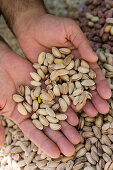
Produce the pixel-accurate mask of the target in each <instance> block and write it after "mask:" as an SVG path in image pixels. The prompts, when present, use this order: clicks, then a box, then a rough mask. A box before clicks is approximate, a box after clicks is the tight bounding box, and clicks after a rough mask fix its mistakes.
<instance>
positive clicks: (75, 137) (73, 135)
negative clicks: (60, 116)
mask: <svg viewBox="0 0 113 170" xmlns="http://www.w3.org/2000/svg"><path fill="white" fill-rule="evenodd" d="M60 124H61V126H62V128H61V131H62V132H63V134H64V135H65V136H66V137H67V139H68V140H69V141H70V142H71V143H73V144H78V143H79V142H80V139H81V138H80V134H79V133H78V132H77V130H76V129H75V128H74V127H73V126H71V125H69V124H68V123H67V122H66V121H60Z"/></svg>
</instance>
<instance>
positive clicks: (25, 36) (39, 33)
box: [17, 14, 111, 117]
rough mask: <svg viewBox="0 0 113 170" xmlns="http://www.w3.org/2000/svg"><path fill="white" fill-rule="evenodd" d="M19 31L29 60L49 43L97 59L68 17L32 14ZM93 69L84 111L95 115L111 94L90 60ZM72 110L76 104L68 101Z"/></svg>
mask: <svg viewBox="0 0 113 170" xmlns="http://www.w3.org/2000/svg"><path fill="white" fill-rule="evenodd" d="M20 30H22V31H18V32H17V37H18V41H19V43H20V46H21V48H22V50H23V51H24V53H25V55H26V56H27V57H28V59H29V60H30V61H31V62H36V61H37V57H38V54H39V53H40V52H42V51H49V50H50V49H51V47H52V46H58V47H68V48H70V49H72V50H73V53H74V55H75V58H77V57H80V58H83V59H85V60H86V61H88V62H90V63H94V62H96V61H97V56H96V54H95V53H94V52H93V51H92V49H91V47H90V45H89V42H88V40H87V39H86V38H85V36H84V35H83V33H82V31H81V30H80V28H79V27H78V25H77V24H76V23H75V22H74V21H73V20H71V19H67V18H60V17H56V16H52V15H49V14H44V15H42V16H40V17H38V16H36V15H34V17H33V16H32V17H31V18H30V20H29V22H28V25H27V24H26V27H25V26H24V29H21V27H20ZM90 66H91V68H92V69H93V70H94V71H95V72H96V74H97V77H96V79H95V82H96V85H97V90H95V91H92V95H93V97H92V100H91V101H87V104H86V105H85V107H84V111H85V112H86V114H87V115H88V116H91V117H94V116H96V115H97V114H98V112H100V113H102V114H106V113H108V111H109V104H108V103H107V101H106V99H109V98H110V96H111V91H110V88H109V85H108V83H107V81H106V79H105V77H104V76H103V74H102V72H101V70H100V68H99V66H98V65H97V64H90ZM71 108H73V109H74V110H75V111H77V110H76V107H75V106H73V105H71Z"/></svg>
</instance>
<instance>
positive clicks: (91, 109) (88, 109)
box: [83, 100, 98, 117]
mask: <svg viewBox="0 0 113 170" xmlns="http://www.w3.org/2000/svg"><path fill="white" fill-rule="evenodd" d="M83 110H84V112H85V113H86V114H87V115H88V116H89V117H95V116H96V115H97V114H98V111H97V109H96V108H95V106H94V105H93V104H92V103H91V101H89V100H88V101H87V102H86V105H85V106H84V108H83Z"/></svg>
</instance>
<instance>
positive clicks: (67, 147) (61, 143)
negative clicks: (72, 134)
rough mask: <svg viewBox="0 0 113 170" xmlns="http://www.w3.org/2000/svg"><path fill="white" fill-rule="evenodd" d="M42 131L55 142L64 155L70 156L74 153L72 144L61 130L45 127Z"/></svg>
mask: <svg viewBox="0 0 113 170" xmlns="http://www.w3.org/2000/svg"><path fill="white" fill-rule="evenodd" d="M44 133H45V134H46V135H47V136H48V137H49V138H50V139H51V140H52V141H54V142H55V143H56V144H57V146H58V147H59V149H60V150H61V152H62V153H63V154H64V155H65V156H72V155H73V154H74V152H75V149H74V146H73V145H72V144H71V143H70V142H69V141H68V139H67V138H66V137H65V136H64V135H63V134H62V133H61V132H59V131H54V130H52V129H50V128H49V127H45V128H44Z"/></svg>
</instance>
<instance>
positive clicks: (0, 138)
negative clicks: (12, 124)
mask: <svg viewBox="0 0 113 170" xmlns="http://www.w3.org/2000/svg"><path fill="white" fill-rule="evenodd" d="M4 142H5V130H4V127H3V124H2V120H1V119H0V148H2V147H3V145H4Z"/></svg>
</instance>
